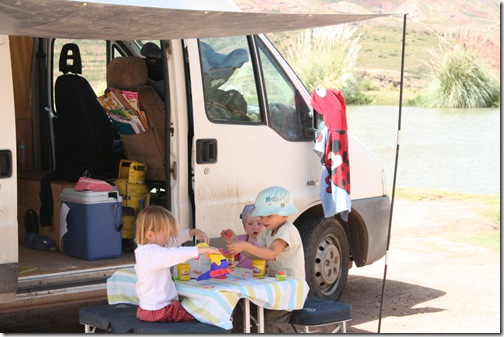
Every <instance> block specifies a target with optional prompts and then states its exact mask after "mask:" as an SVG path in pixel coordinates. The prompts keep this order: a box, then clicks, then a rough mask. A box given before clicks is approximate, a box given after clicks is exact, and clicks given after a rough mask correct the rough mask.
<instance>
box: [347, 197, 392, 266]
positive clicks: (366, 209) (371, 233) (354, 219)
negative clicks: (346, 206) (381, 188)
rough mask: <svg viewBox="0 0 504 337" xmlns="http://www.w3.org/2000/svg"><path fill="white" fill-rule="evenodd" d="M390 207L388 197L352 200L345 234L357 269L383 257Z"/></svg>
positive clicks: (385, 248) (385, 249) (385, 247)
mask: <svg viewBox="0 0 504 337" xmlns="http://www.w3.org/2000/svg"><path fill="white" fill-rule="evenodd" d="M390 207H391V205H390V197H389V196H388V195H384V196H380V197H373V198H366V199H359V200H352V211H351V212H350V214H349V219H348V227H347V228H346V230H347V231H346V232H347V235H348V241H349V244H350V250H351V254H352V258H353V261H354V263H355V264H356V266H357V267H362V266H366V265H369V264H372V263H373V262H375V261H377V260H379V259H381V258H382V257H383V256H385V253H386V251H387V238H388V228H389V219H390Z"/></svg>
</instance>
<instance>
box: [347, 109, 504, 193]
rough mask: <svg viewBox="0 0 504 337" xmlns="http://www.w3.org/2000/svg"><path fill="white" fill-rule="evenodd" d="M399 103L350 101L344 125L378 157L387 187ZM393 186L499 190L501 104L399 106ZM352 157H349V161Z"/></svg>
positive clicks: (393, 150)
mask: <svg viewBox="0 0 504 337" xmlns="http://www.w3.org/2000/svg"><path fill="white" fill-rule="evenodd" d="M398 111H399V108H398V107H397V106H349V107H348V108H347V122H348V129H349V131H350V132H351V133H352V134H354V135H355V136H356V137H357V138H359V139H360V140H361V141H362V142H364V144H366V145H367V146H368V147H369V148H370V149H371V150H372V151H373V152H374V153H375V154H376V156H377V157H378V158H379V159H380V160H381V161H382V163H383V165H384V167H385V170H386V175H387V183H388V186H389V191H390V190H391V188H392V182H393V174H394V161H395V151H396V139H397V126H398V114H399V112H398ZM399 138H400V146H399V161H398V170H397V180H396V183H397V187H417V188H429V189H436V190H443V191H452V192H466V193H477V194H492V195H494V194H500V144H501V142H500V109H499V108H492V109H428V108H416V107H403V109H402V118H401V134H400V137H399ZM351 160H352V158H351V157H350V163H351Z"/></svg>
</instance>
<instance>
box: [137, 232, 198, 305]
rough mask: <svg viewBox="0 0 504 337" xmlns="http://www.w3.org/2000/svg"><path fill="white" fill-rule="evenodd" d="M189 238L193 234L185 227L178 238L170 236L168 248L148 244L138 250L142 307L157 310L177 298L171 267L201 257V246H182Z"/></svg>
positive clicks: (140, 246) (139, 289)
mask: <svg viewBox="0 0 504 337" xmlns="http://www.w3.org/2000/svg"><path fill="white" fill-rule="evenodd" d="M189 240H191V237H190V236H189V230H188V229H186V230H183V231H182V232H181V233H179V235H178V236H177V237H171V238H170V240H169V243H168V244H167V245H166V247H161V246H159V245H157V244H146V245H139V246H138V247H137V248H136V249H135V259H136V264H135V272H136V275H137V277H138V281H137V283H136V292H137V295H138V298H139V300H140V303H139V304H140V307H141V308H142V309H145V310H158V309H161V308H163V307H165V306H167V305H169V304H170V303H171V302H172V301H173V300H178V294H177V289H176V287H175V282H173V279H172V274H171V270H170V267H172V266H175V265H177V264H179V263H184V262H186V261H187V260H189V259H191V258H197V257H198V247H194V246H191V247H180V245H181V244H182V243H184V242H186V241H189Z"/></svg>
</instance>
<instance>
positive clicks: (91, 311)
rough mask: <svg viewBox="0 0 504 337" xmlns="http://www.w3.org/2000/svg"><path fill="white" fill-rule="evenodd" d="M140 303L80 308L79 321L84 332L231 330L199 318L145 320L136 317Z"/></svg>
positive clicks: (183, 332) (202, 332) (180, 332)
mask: <svg viewBox="0 0 504 337" xmlns="http://www.w3.org/2000/svg"><path fill="white" fill-rule="evenodd" d="M137 307H138V305H134V304H125V303H120V304H110V305H108V304H105V305H99V306H95V307H84V308H80V309H79V321H80V323H81V324H83V325H84V332H86V333H92V332H95V330H96V329H100V330H104V331H105V332H115V333H121V334H123V333H142V334H143V333H163V334H195V335H199V334H225V333H231V330H225V329H221V328H219V327H216V326H214V325H209V324H205V323H201V322H199V321H197V320H194V321H187V322H162V323H159V322H157V323H152V322H143V321H141V320H139V319H137V318H136V310H137Z"/></svg>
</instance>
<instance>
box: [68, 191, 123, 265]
mask: <svg viewBox="0 0 504 337" xmlns="http://www.w3.org/2000/svg"><path fill="white" fill-rule="evenodd" d="M60 197H61V224H60V226H61V228H63V231H62V232H64V231H65V228H66V233H64V234H63V252H64V253H65V254H66V255H69V256H73V257H78V258H81V259H84V260H98V259H106V258H115V257H120V256H121V251H122V230H121V227H122V226H121V223H122V199H121V196H120V195H119V193H118V192H117V190H116V191H113V192H94V191H76V190H74V189H73V188H65V189H64V190H63V192H62V193H61V195H60ZM64 205H66V206H68V208H69V209H67V208H66V207H64ZM66 211H68V213H67V214H66V216H65V213H66ZM65 220H66V221H65Z"/></svg>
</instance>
